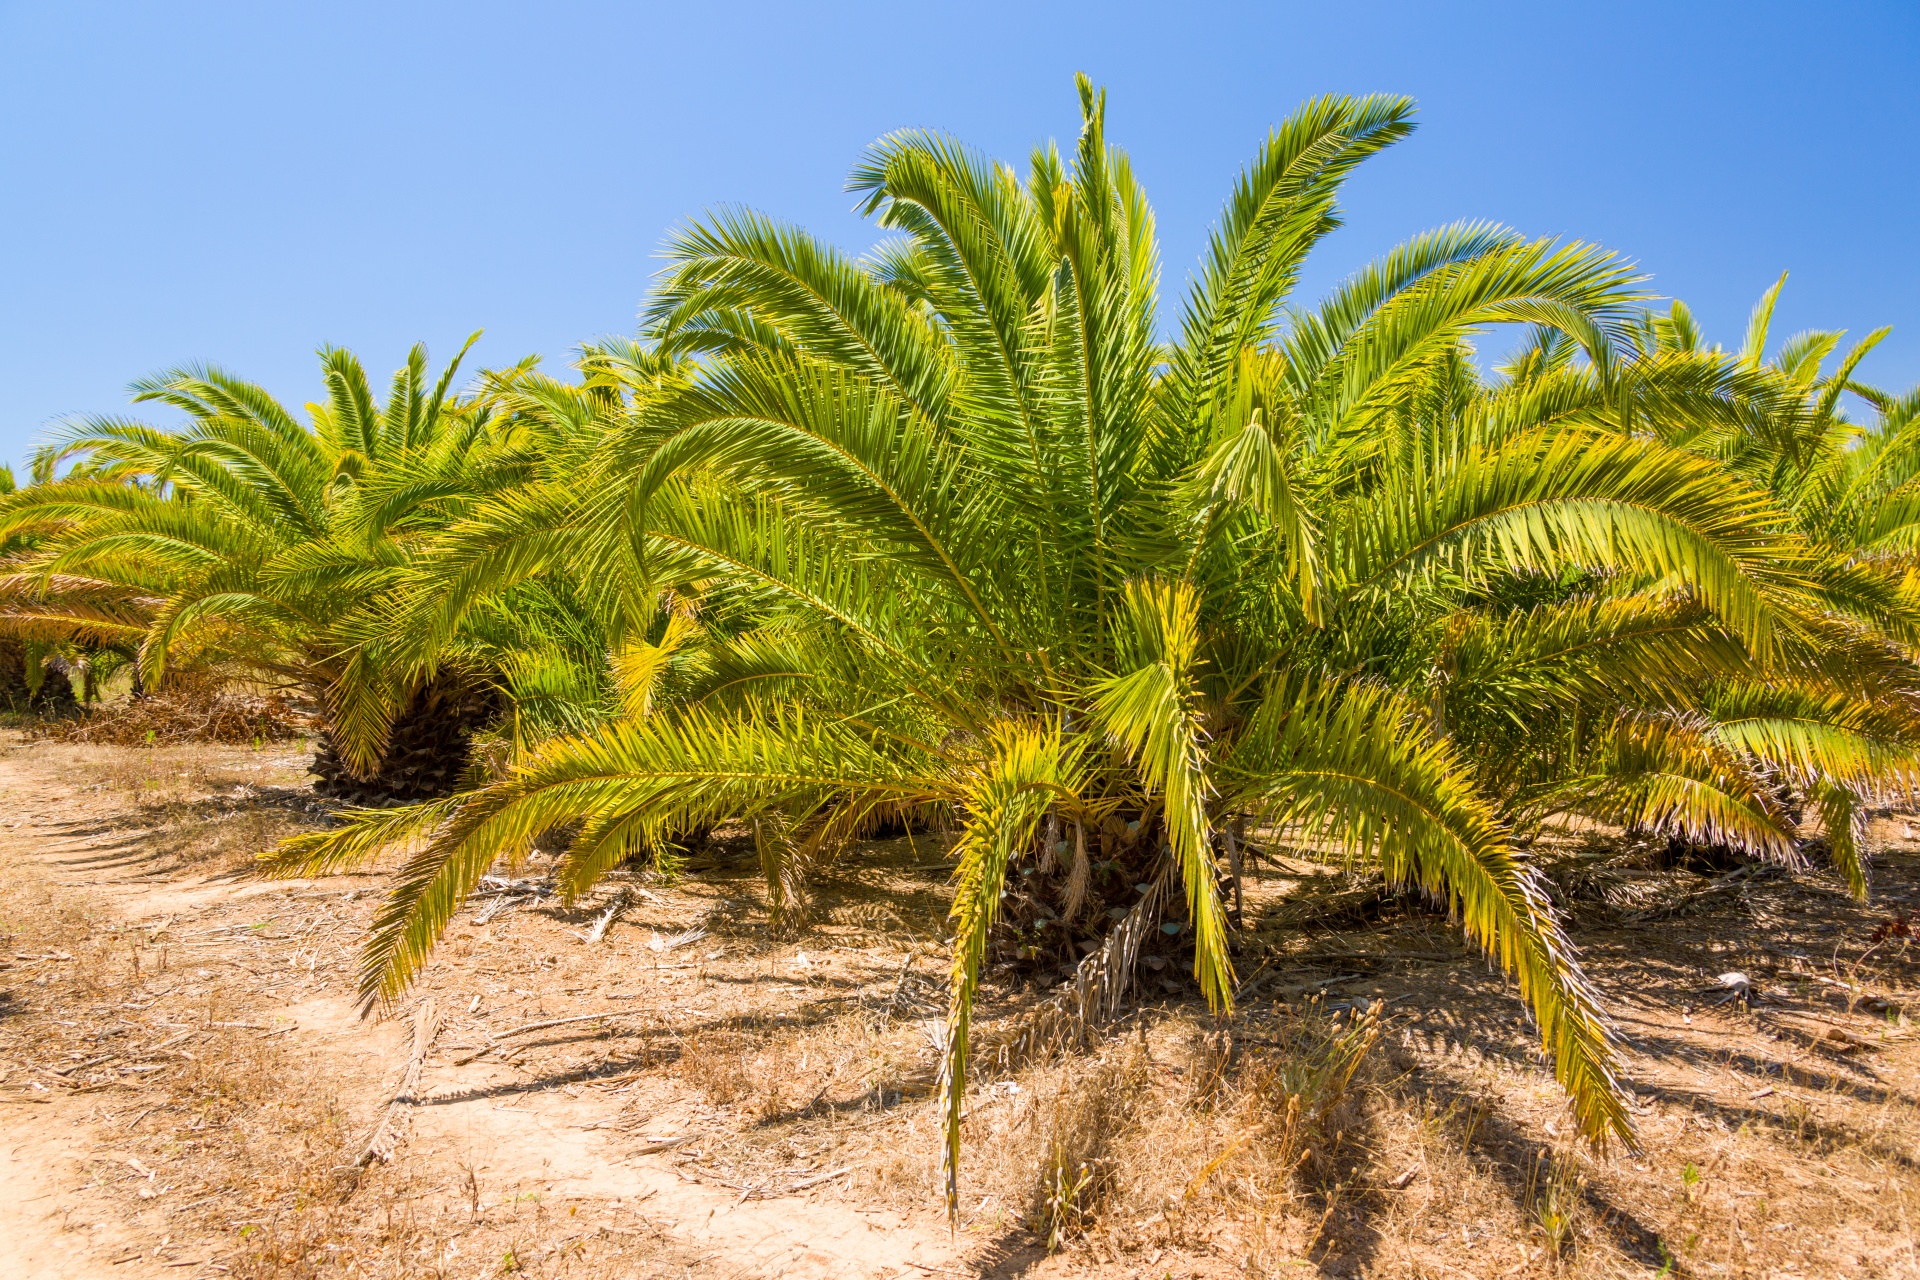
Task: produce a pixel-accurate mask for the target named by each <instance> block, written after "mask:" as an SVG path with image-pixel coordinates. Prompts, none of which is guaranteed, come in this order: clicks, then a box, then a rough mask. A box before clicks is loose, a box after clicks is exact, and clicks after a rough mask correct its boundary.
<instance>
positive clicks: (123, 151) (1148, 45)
mask: <svg viewBox="0 0 1920 1280" xmlns="http://www.w3.org/2000/svg"><path fill="white" fill-rule="evenodd" d="M1076 70H1084V71H1086V72H1087V73H1088V74H1090V75H1091V76H1093V77H1094V79H1095V80H1096V81H1099V82H1101V83H1104V84H1105V85H1107V86H1108V87H1109V89H1110V91H1111V99H1110V108H1109V113H1108V117H1109V132H1110V135H1111V136H1112V137H1113V138H1114V139H1115V140H1117V141H1119V142H1121V143H1122V144H1123V145H1125V146H1127V147H1128V148H1129V149H1130V150H1131V151H1132V152H1133V155H1134V158H1135V163H1136V166H1137V168H1138V170H1139V172H1140V173H1141V175H1142V176H1143V178H1144V180H1145V182H1146V183H1147V186H1148V190H1149V193H1150V194H1151V196H1152V198H1153V200H1154V203H1155V205H1156V207H1157V210H1158V213H1159V217H1160V226H1161V229H1162V235H1163V242H1162V248H1163V254H1164V260H1165V264H1166V269H1167V282H1168V292H1169V295H1170V297H1169V299H1168V302H1169V310H1170V309H1171V304H1172V302H1173V301H1174V299H1175V298H1177V289H1178V287H1179V285H1180V283H1181V281H1182V279H1183V277H1184V276H1185V274H1186V271H1187V269H1188V266H1189V264H1191V263H1192V262H1193V260H1194V258H1195V256H1196V254H1197V252H1198V250H1199V246H1200V243H1201V237H1202V235H1203V234H1204V230H1205V228H1206V226H1207V224H1208V223H1209V222H1210V221H1211V220H1212V218H1213V217H1214V215H1215V214H1216V212H1217V211H1218V209H1219V206H1220V202H1221V200H1222V199H1223V198H1224V196H1225V194H1226V191H1227V187H1228V183H1229V182H1230V180H1231V179H1232V177H1233V175H1234V174H1235V173H1236V172H1237V170H1238V168H1239V166H1240V165H1241V164H1242V163H1243V162H1244V161H1245V160H1246V159H1247V158H1248V157H1249V156H1251V155H1252V153H1253V151H1254V148H1255V147H1256V145H1257V144H1258V142H1259V140H1260V138H1261V137H1262V135H1263V133H1264V131H1265V130H1266V128H1267V127H1268V126H1269V125H1270V124H1272V123H1273V122H1275V121H1277V120H1279V119H1280V118H1282V117H1283V116H1285V115H1286V114H1287V112H1288V111H1289V110H1291V109H1292V108H1293V106H1294V105H1295V104H1296V103H1298V102H1299V101H1300V100H1301V99H1302V98H1305V97H1307V96H1308V95H1311V94H1315V93H1321V92H1325V91H1329V90H1337V91H1347V92H1366V91H1372V90H1390V91H1395V92H1401V93H1407V94H1411V95H1413V96H1414V97H1415V98H1417V99H1418V100H1419V102H1420V106H1421V115H1420V130H1419V132H1417V133H1416V134H1415V135H1414V136H1413V138H1411V139H1410V140H1408V141H1407V142H1404V143H1402V144H1401V145H1400V146H1399V147H1397V148H1395V149H1394V150H1392V151H1390V152H1389V153H1388V154H1386V155H1385V156H1383V157H1381V158H1379V159H1377V160H1374V161H1372V162H1370V163H1369V165H1368V166H1367V167H1366V168H1364V169H1363V170H1362V172H1361V173H1360V175H1359V176H1358V177H1356V178H1355V179H1354V180H1353V181H1352V182H1351V184H1350V185H1349V186H1348V188H1347V196H1346V200H1345V204H1346V208H1347V212H1348V217H1349V222H1348V226H1347V227H1346V228H1345V229H1344V230H1342V231H1341V232H1340V233H1339V234H1338V235H1336V236H1335V237H1334V238H1333V239H1332V240H1331V241H1330V242H1329V243H1328V244H1327V245H1326V246H1325V248H1324V249H1323V250H1322V252H1321V254H1320V256H1319V257H1318V259H1317V260H1316V261H1315V262H1314V264H1313V265H1312V268H1311V270H1310V272H1309V275H1308V277H1307V280H1306V282H1305V290H1306V292H1307V293H1309V294H1312V293H1317V292H1318V291H1320V290H1321V289H1324V288H1325V287H1327V286H1328V285H1329V284H1331V283H1332V282H1333V281H1335V280H1337V279H1338V278H1339V277H1341V276H1342V275H1344V274H1346V273H1347V272H1348V271H1350V270H1352V269H1353V268H1354V267H1355V266H1357V265H1358V264H1359V263H1361V262H1362V261H1364V260H1365V259H1366V258H1368V257H1370V256H1372V255H1374V254H1376V253H1379V252H1381V251H1383V250H1385V249H1386V248H1388V247H1390V246H1391V245H1392V244H1393V243H1394V242H1396V241H1397V240H1399V239H1401V238H1403V237H1404V236H1406V235H1408V234H1410V233H1413V232H1415V231H1419V230H1421V229H1423V228H1426V227H1430V226H1434V225H1436V224H1439V223H1443V222H1448V221H1452V220H1454V219H1457V218H1492V219H1497V220H1500V221H1502V222H1506V223H1509V224H1511V225H1513V226H1515V227H1518V228H1520V229H1521V230H1523V231H1526V232H1529V233H1541V234H1554V235H1563V236H1570V237H1579V238H1584V239H1589V240H1596V241H1599V242H1601V243H1603V244H1606V245H1608V246H1611V247H1613V248H1616V249H1619V250H1620V251H1622V252H1623V253H1625V254H1627V255H1629V256H1631V257H1632V258H1634V259H1636V260H1638V261H1639V262H1640V263H1641V264H1642V266H1643V267H1644V268H1646V269H1647V270H1649V271H1651V272H1652V273H1653V276H1654V285H1655V287H1656V288H1658V289H1659V290H1660V291H1661V292H1663V293H1666V294H1670V295H1675V296H1679V297H1682V298H1685V299H1686V300H1687V301H1688V302H1689V303H1690V304H1691V305H1692V306H1694V308H1695V310H1696V311H1697V313H1698V314H1699V315H1700V316H1701V317H1702V319H1703V320H1704V322H1705V323H1706V325H1707V327H1708V331H1709V332H1710V333H1711V334H1712V335H1714V336H1716V337H1718V338H1719V339H1720V340H1722V341H1724V342H1727V343H1729V344H1731V343H1734V342H1737V341H1738V340H1739V337H1740V332H1741V328H1742V325H1743V324H1744V319H1745V316H1746V313H1747V311H1748V309H1749V307H1750V306H1751V305H1752V302H1753V300H1754V299H1755V298H1756V297H1757V296H1758V295H1759V294H1760V292H1761V291H1762V290H1763V289H1764V288H1765V287H1766V286H1767V285H1768V284H1770V283H1771V282H1772V280H1773V279H1774V277H1775V276H1777V275H1778V274H1779V273H1780V272H1781V271H1782V270H1785V269H1790V270H1791V271H1792V272H1793V277H1792V279H1791V281H1790V282H1789V285H1788V290H1787V293H1786V295H1785V297H1784V299H1783V301H1782V303H1781V306H1780V311H1779V317H1778V321H1777V325H1778V328H1777V329H1776V332H1785V331H1787V330H1791V329H1795V328H1801V327H1809V326H1821V327H1845V328H1848V329H1850V330H1852V331H1853V332H1855V333H1856V334H1858V333H1864V332H1865V331H1867V330H1868V329H1870V328H1872V327H1874V326H1876V325H1880V324H1893V325H1894V326H1895V330H1894V334H1893V336H1892V337H1891V338H1890V339H1889V340H1888V342H1887V343H1886V344H1885V345H1883V346H1882V347H1881V349H1880V350H1879V351H1878V352H1877V353H1875V355H1874V356H1873V357H1871V359H1870V361H1869V363H1868V364H1867V365H1866V366H1865V368H1864V370H1863V372H1864V374H1865V376H1867V377H1868V378H1869V379H1871V380H1874V381H1878V382H1880V383H1882V384H1885V385H1890V386H1897V387H1905V386H1909V385H1911V384H1913V383H1915V382H1916V381H1920V252H1917V251H1916V244H1915V235H1914V233H1915V229H1916V226H1917V225H1920V217H1917V215H1920V202H1917V201H1916V197H1917V196H1920V92H1916V86H1920V5H1917V4H1915V3H1913V0H1902V2H1900V3H1886V4H1844V3H1832V4H1824V3H1823V4H1809V3H1805V2H1804V0H1803V2H1802V3H1796V4H1783V3H1742V4H1704V3H1701V4H1686V3H1680V2H1679V0H1665V2H1663V3H1652V4H1634V3H1621V2H1619V0H1615V2H1614V3H1609V4H1604V5H1602V4H1579V5H1575V4H1564V3H1550V2H1541V0H1535V2H1533V3H1515V4H1495V3H1487V4H1467V3H1448V4H1440V3H1432V4H1390V3H1338V4H1335V3H1325V2H1322V3H1313V4H1300V3H1278V2H1276V3H1270V4H1263V5H1259V4H1247V5H1219V6H1206V5H1199V4H1165V5H1156V6H1145V5H1128V4H1120V3H1105V4H1099V5H1092V4H1089V5H1084V6H1066V5H1051V4H1046V3H1039V2H1036V0H1028V2H1025V3H1015V4H998V3H991V4H989V3H978V2H973V3H965V4H940V5H923V4H914V3H907V2H901V3H895V4H892V5H886V6H881V5H862V4H852V3H839V4H833V5H815V6H807V5H799V4H781V5H775V4H759V3H728V4H715V3H711V2H709V3H675V4H651V3H637V2H636V3H627V4H616V3H599V4H596V3H544V4H537V5H536V4H527V3H522V4H517V5H504V4H493V5H490V4H484V3H466V4H457V5H456V4H407V3H400V2H398V0H387V2H385V3H353V2H349V0H338V2H334V3H327V4H303V3H295V2H293V0H274V2H273V3H265V4H263V3H259V2H258V0H254V2H253V3H244V4H241V3H235V4H195V3H186V2H175V3H167V4H157V3H139V4H134V3H126V4H90V3H82V2H80V0H58V2H53V0H42V2H41V3H32V4H29V3H21V2H19V0H0V459H9V458H10V459H14V460H18V459H19V458H21V457H23V456H24V455H25V453H26V452H27V450H28V449H29V448H30V447H31V445H32V443H33V442H34V441H35V440H36V439H37V438H39V437H40V436H41V435H42V434H43V433H44V431H45V430H46V429H47V427H48V425H49V424H50V423H51V422H53V421H54V420H56V419H58V418H59V417H60V416H61V415H65V414H73V413H99V412H125V411H127V408H126V399H125V395H124V388H125V386H126V384H127V382H128V381H130V380H131V379H133V378H135V377H138V376H141V375H144V374H147V373H151V372H154V371H156V370H158V369H161V368H164V367H166V366H168V365H171V364H174V363H177V362H181V361H187V360H212V361H216V362H218V363H221V364H223V365H225V366H227V367H228V368H230V369H232V370H234V371H236V372H238V373H241V374H243V375H245V376H248V377H252V378H254V379H256V380H258V381H261V382H263V383H265V384H266V385H267V386H268V387H269V388H270V389H272V390H273V391H274V392H275V393H276V394H279V395H281V396H282V397H284V398H286V399H288V400H290V401H292V402H295V403H299V402H303V401H305V400H307V399H310V398H313V397H314V396H315V395H316V394H317V391H318V379H317V377H316V376H315V372H314V370H315V367H316V366H315V361H314V359H313V356H312V351H313V349H314V348H315V347H316V346H318V345H319V344H321V343H325V342H332V343H340V344H344V345H347V346H350V347H353V348H355V349H356V350H358V351H359V352H360V353H361V355H362V356H363V357H364V358H365V359H366V360H367V362H368V363H369V365H370V366H372V367H373V369H374V370H375V371H377V372H378V373H379V374H381V375H382V376H384V373H385V372H386V371H387V370H389V369H391V368H392V367H393V366H394V365H395V364H397V363H398V362H399V361H400V359H401V358H402V357H403V355H404V353H405V350H406V348H407V346H408V345H410V344H411V343H412V342H414V341H415V340H418V339H424V340H425V341H427V342H428V343H429V344H430V345H431V347H432V348H433V350H434V352H435V354H436V356H445V355H448V354H450V353H451V352H452V350H453V349H454V348H455V347H456V346H457V344H458V343H459V341H460V339H461V338H462V337H464V336H465V334H467V333H468V332H469V331H471V330H473V329H476V328H484V329H485V330H486V338H485V339H484V340H483V342H482V345H481V346H480V347H479V348H478V352H477V355H478V358H479V360H481V361H482V362H485V363H505V362H507V361H510V360H512V359H514V358H517V357H518V356H520V355H522V354H524V353H526V352H539V353H542V354H543V355H545V356H546V357H547V358H548V359H549V360H564V358H565V357H566V354H567V352H568V350H569V349H570V348H571V347H572V346H573V345H574V344H575V343H577V342H579V341H580V340H582V339H584V338H587V337H591V336H593V335H596V334H602V333H609V332H621V331H631V329H632V328H633V327H634V316H635V312H636V310H637V308H638V306H639V303H640V300H641V298H642V297H643V295H644V294H645V293H646V290H647V288H648V282H649V278H650V277H651V275H652V274H653V273H654V271H655V270H657V269H658V266H659V260H658V256H657V255H658V251H659V247H660V245H661V243H662V240H663V237H664V236H665V234H666V232H667V231H668V230H669V229H670V228H671V227H672V226H673V225H674V224H675V223H677V222H680V221H682V220H685V219H687V218H688V217H690V216H693V215H695V214H697V213H698V212H699V211H700V210H701V209H702V208H704V207H707V206H709V205H713V204H719V203H726V202H743V203H748V204H752V205H755V206H757V207H759V208H761V209H763V210H766V211H768V212H770V213H773V214H776V215H778V216H781V217H784V218H788V219H791V220H794V221H797V222H800V223H803V224H805V225H807V226H810V227H812V228H813V229H815V230H816V231H818V232H821V233H823V234H825V235H827V236H830V237H832V238H834V239H836V240H838V241H839V242H841V243H842V244H844V245H846V246H848V247H851V248H858V247H863V246H864V245H865V244H867V243H868V242H869V241H870V240H871V238H872V237H871V234H870V231H869V229H868V228H867V227H866V226H864V225H863V224H862V223H861V222H860V220H859V219H857V218H856V217H854V216H853V215H852V213H851V212H850V205H851V201H850V199H849V197H848V196H847V195H846V194H845V193H844V192H843V190H842V181H843V179H844V177H845V174H846V172H847V170H848V168H849V167H850V165H851V164H852V162H853V160H854V159H855V157H856V156H857V155H858V153H859V152H860V149H861V148H862V147H863V146H864V145H865V144H866V143H867V142H869V141H870V140H871V139H873V138H874V137H876V136H878V135H879V134H881V133H884V132H886V131H888V130H891V129H896V128H901V127H905V126H928V127H935V128H943V129H947V130H950V131H952V132H954V133H956V134H958V135H959V136H961V137H962V138H964V139H966V140H968V141H969V142H971V143H973V144H975V145H976V146H979V147H981V148H982V149H984V150H986V151H988V152H990V153H992V154H994V155H997V156H1001V157H1004V158H1007V159H1011V160H1015V161H1017V162H1022V163H1024V159H1025V156H1026V154H1027V152H1028V149H1029V148H1030V147H1031V145H1032V144H1033V143H1035V142H1037V141H1039V140H1042V139H1045V138H1047V137H1059V138H1061V139H1063V140H1064V139H1066V138H1069V137H1071V136H1072V134H1073V131H1074V129H1075V127H1076V108H1075V101H1074V97H1073V92H1072V86H1071V76H1072V74H1073V72H1075V71H1076Z"/></svg>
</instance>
